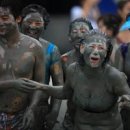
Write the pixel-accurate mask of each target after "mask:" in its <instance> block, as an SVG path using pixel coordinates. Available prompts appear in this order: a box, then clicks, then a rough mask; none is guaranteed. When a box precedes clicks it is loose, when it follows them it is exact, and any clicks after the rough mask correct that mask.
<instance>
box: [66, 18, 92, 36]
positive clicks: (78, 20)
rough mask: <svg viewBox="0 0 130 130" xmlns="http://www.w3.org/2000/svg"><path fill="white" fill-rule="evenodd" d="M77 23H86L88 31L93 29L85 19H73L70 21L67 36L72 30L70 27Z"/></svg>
mask: <svg viewBox="0 0 130 130" xmlns="http://www.w3.org/2000/svg"><path fill="white" fill-rule="evenodd" d="M77 22H83V23H86V25H87V26H88V27H89V29H90V30H92V29H93V27H92V25H91V23H90V22H89V21H88V20H87V19H86V18H77V19H75V20H74V21H72V22H71V23H70V25H69V34H68V35H69V36H70V33H71V29H72V26H73V24H75V23H77Z"/></svg>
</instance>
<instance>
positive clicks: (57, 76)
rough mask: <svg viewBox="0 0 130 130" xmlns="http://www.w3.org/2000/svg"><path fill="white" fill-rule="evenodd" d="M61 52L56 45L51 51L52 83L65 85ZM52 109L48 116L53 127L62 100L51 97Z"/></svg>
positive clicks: (48, 122)
mask: <svg viewBox="0 0 130 130" xmlns="http://www.w3.org/2000/svg"><path fill="white" fill-rule="evenodd" d="M60 56H61V55H60V52H59V49H58V48H57V47H56V46H55V47H54V48H53V51H52V53H51V66H50V73H51V78H52V83H53V85H54V86H59V85H63V71H62V66H61V60H60ZM50 104H51V111H50V113H49V114H48V115H47V116H46V120H47V124H48V127H49V128H50V129H51V128H52V127H53V126H54V124H55V122H56V119H57V117H58V114H59V110H60V106H61V100H60V99H56V98H54V97H51V101H50Z"/></svg>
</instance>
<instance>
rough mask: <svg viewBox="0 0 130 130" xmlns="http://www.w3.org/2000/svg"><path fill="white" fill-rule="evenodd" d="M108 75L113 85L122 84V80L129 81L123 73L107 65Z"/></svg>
mask: <svg viewBox="0 0 130 130" xmlns="http://www.w3.org/2000/svg"><path fill="white" fill-rule="evenodd" d="M106 75H107V77H108V79H109V80H110V82H113V83H115V82H116V83H117V82H121V81H122V80H124V79H125V80H126V79H127V77H126V75H125V74H124V73H123V72H121V71H119V70H118V69H116V68H115V67H112V66H110V65H107V69H106Z"/></svg>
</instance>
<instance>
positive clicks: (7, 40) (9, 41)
mask: <svg viewBox="0 0 130 130" xmlns="http://www.w3.org/2000/svg"><path fill="white" fill-rule="evenodd" d="M19 37H20V33H19V31H18V28H16V29H15V30H14V31H13V33H12V32H10V33H9V34H8V35H6V36H4V37H2V38H1V39H2V40H1V41H2V43H3V44H6V45H8V47H10V46H13V45H14V44H17V43H18V41H19Z"/></svg>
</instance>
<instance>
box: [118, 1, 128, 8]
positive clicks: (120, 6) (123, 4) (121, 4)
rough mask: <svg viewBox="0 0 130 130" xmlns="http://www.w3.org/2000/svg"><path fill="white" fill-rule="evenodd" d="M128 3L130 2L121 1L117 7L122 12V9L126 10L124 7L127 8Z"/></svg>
mask: <svg viewBox="0 0 130 130" xmlns="http://www.w3.org/2000/svg"><path fill="white" fill-rule="evenodd" d="M128 2H130V0H119V1H118V2H117V7H118V9H119V10H122V9H123V8H124V6H125V5H126V4H127V3H128Z"/></svg>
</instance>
